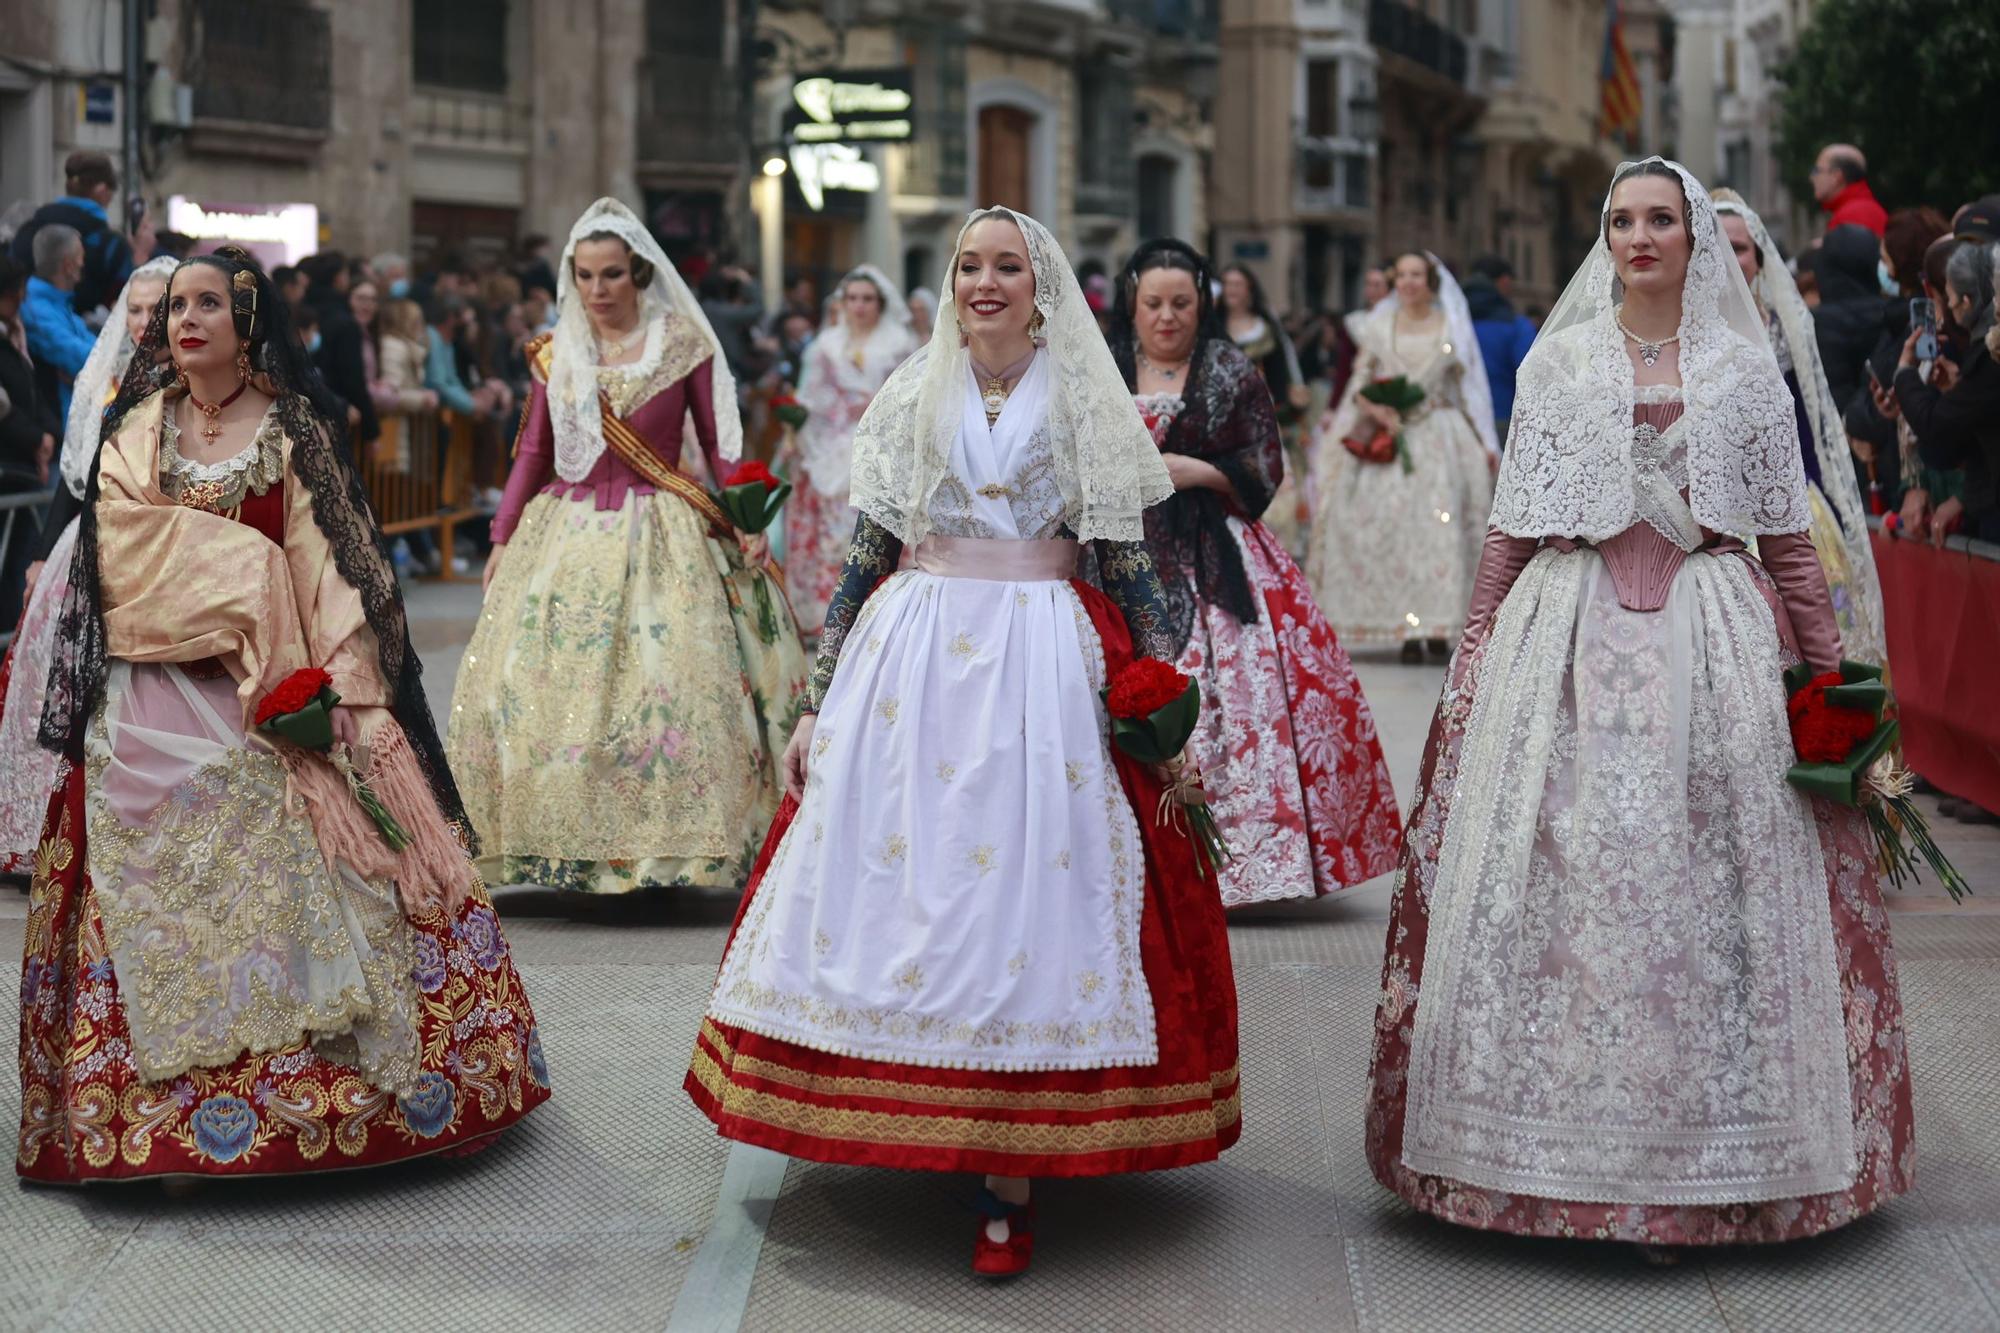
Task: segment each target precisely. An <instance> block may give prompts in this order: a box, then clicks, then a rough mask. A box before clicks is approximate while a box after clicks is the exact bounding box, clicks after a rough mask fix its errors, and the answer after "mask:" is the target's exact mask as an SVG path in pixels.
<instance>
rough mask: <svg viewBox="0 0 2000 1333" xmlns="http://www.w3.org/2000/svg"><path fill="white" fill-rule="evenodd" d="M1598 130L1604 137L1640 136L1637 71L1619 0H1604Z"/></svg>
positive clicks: (1634, 137)
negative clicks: (1602, 58) (1620, 12)
mask: <svg viewBox="0 0 2000 1333" xmlns="http://www.w3.org/2000/svg"><path fill="white" fill-rule="evenodd" d="M1597 79H1598V98H1599V100H1598V111H1597V132H1598V133H1599V134H1602V135H1604V136H1605V137H1607V138H1622V139H1626V140H1633V139H1636V138H1638V136H1639V107H1640V103H1639V71H1638V70H1636V69H1634V68H1633V66H1632V53H1631V52H1630V51H1628V50H1626V49H1625V26H1624V23H1623V22H1622V20H1621V19H1620V17H1619V14H1618V0H1604V60H1603V64H1602V65H1601V67H1600V68H1599V70H1598V76H1597Z"/></svg>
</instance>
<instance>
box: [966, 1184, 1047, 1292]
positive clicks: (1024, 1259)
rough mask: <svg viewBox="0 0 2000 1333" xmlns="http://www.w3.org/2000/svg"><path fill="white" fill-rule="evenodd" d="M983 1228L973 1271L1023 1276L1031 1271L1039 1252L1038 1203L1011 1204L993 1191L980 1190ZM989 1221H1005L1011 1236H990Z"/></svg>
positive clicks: (977, 1237) (974, 1249) (976, 1241)
mask: <svg viewBox="0 0 2000 1333" xmlns="http://www.w3.org/2000/svg"><path fill="white" fill-rule="evenodd" d="M976 1207H977V1208H978V1211H979V1214H980V1218H979V1231H978V1233H977V1234H976V1235H975V1237H974V1239H973V1242H972V1272H973V1275H974V1276H975V1277H984V1278H1003V1277H1019V1276H1020V1275H1021V1274H1023V1273H1025V1272H1027V1271H1028V1261H1029V1260H1030V1259H1032V1258H1034V1255H1035V1202H1034V1200H1033V1199H1030V1200H1029V1201H1028V1202H1027V1203H1025V1204H1012V1203H1007V1202H1006V1201H1004V1200H1003V1199H1001V1198H1000V1196H999V1195H997V1194H995V1193H994V1192H993V1191H992V1190H990V1189H986V1188H984V1187H982V1188H981V1189H980V1191H979V1199H978V1202H977V1204H976ZM988 1222H1005V1223H1006V1224H1007V1239H1005V1240H1000V1241H995V1240H988V1239H987V1238H986V1224H987V1223H988Z"/></svg>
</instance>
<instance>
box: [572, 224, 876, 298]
mask: <svg viewBox="0 0 2000 1333" xmlns="http://www.w3.org/2000/svg"><path fill="white" fill-rule="evenodd" d="M583 241H616V242H618V244H620V245H622V246H624V247H625V255H626V258H627V259H629V260H630V261H631V263H632V285H633V286H634V287H637V288H638V289H639V290H640V291H642V292H643V291H645V290H646V289H647V288H648V287H650V286H652V285H653V261H651V260H650V259H648V258H646V256H644V255H642V254H639V253H637V252H636V251H634V250H633V249H632V243H631V242H630V241H627V240H626V239H625V238H624V237H623V236H620V235H619V234H618V233H617V232H615V231H594V232H592V233H590V235H588V236H585V237H584V238H583V240H582V241H578V242H577V243H578V244H579V245H581V244H582V243H583ZM569 267H570V275H569V276H570V279H571V281H575V279H576V259H575V258H574V257H572V258H571V259H570V261H569ZM878 295H879V293H878Z"/></svg>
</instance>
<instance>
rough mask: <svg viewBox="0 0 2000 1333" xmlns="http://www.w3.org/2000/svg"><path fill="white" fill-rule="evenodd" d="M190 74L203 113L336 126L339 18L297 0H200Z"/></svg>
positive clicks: (192, 27)
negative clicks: (335, 56)
mask: <svg viewBox="0 0 2000 1333" xmlns="http://www.w3.org/2000/svg"><path fill="white" fill-rule="evenodd" d="M187 13H188V16H189V32H188V36H189V42H188V59H187V64H186V70H185V72H186V76H187V81H188V82H189V83H190V84H192V85H193V87H194V115H195V119H196V121H197V122H199V121H204V120H206V121H225V122H230V123H232V124H237V125H243V126H255V127H267V126H269V127H277V128H278V129H279V130H281V131H293V132H306V133H317V134H320V135H324V134H326V133H327V132H328V131H329V130H330V129H332V127H333V32H332V26H333V20H332V16H331V15H330V14H329V13H328V12H327V11H326V10H323V9H315V8H313V7H312V6H311V5H307V4H300V3H295V2H293V0H195V3H194V4H193V5H192V6H191V7H190V8H189V9H188V11H187Z"/></svg>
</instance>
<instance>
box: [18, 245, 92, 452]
mask: <svg viewBox="0 0 2000 1333" xmlns="http://www.w3.org/2000/svg"><path fill="white" fill-rule="evenodd" d="M21 323H22V324H24V325H26V326H27V329H28V355H29V356H31V357H33V358H34V359H35V368H36V371H37V373H38V374H39V375H40V376H41V380H42V388H43V389H44V390H45V391H46V390H48V389H50V388H53V389H54V390H55V402H56V403H57V405H58V407H59V411H58V412H57V416H58V418H59V419H60V420H65V421H67V420H68V419H69V391H70V386H71V385H72V384H74V383H76V377H77V376H78V375H80V374H82V373H83V363H84V362H85V361H87V360H89V359H90V349H91V347H92V346H93V345H95V344H96V342H97V335H96V334H94V333H92V332H91V331H90V326H89V325H88V324H85V323H84V322H83V316H81V315H79V314H77V313H76V306H75V305H73V304H71V301H70V294H69V293H68V292H66V291H64V290H63V289H62V288H60V287H58V286H56V285H55V284H54V283H52V282H44V281H43V280H42V279H41V278H38V277H33V276H30V277H29V279H28V293H27V295H26V296H24V297H23V298H22V299H21Z"/></svg>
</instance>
